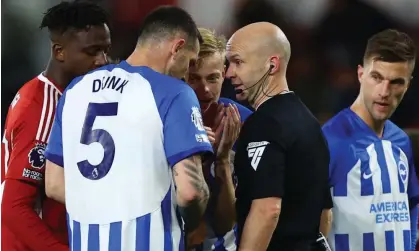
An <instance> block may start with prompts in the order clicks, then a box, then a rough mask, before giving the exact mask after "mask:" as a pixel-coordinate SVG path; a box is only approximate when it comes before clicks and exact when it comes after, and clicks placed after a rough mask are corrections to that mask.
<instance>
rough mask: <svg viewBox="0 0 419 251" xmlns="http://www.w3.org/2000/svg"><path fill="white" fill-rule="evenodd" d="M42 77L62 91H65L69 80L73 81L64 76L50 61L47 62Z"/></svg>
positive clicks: (69, 77)
mask: <svg viewBox="0 0 419 251" xmlns="http://www.w3.org/2000/svg"><path fill="white" fill-rule="evenodd" d="M44 75H45V77H46V78H48V79H50V80H51V81H52V82H53V83H55V84H56V85H58V86H60V87H61V88H62V89H65V88H66V87H67V85H68V84H70V82H71V80H73V77H71V76H69V75H68V74H65V72H64V71H63V70H62V69H61V68H60V67H59V66H58V65H57V64H55V63H54V62H53V61H51V60H50V61H49V62H48V65H47V68H46V69H45V71H44Z"/></svg>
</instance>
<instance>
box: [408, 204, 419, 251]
mask: <svg viewBox="0 0 419 251" xmlns="http://www.w3.org/2000/svg"><path fill="white" fill-rule="evenodd" d="M418 214H419V208H418V207H417V206H416V207H414V208H412V209H411V210H410V233H411V240H412V248H411V250H412V251H414V250H415V248H416V239H417V233H418Z"/></svg>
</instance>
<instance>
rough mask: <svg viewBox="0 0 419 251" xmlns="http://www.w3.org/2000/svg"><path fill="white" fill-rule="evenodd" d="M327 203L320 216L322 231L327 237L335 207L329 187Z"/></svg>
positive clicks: (326, 194)
mask: <svg viewBox="0 0 419 251" xmlns="http://www.w3.org/2000/svg"><path fill="white" fill-rule="evenodd" d="M325 198H326V201H325V205H324V209H323V211H322V214H321V217H320V232H321V233H322V234H323V235H324V236H325V237H327V235H328V234H329V232H330V229H331V228H332V220H333V215H332V207H333V200H332V195H331V194H330V189H329V188H328V187H327V189H326V191H325Z"/></svg>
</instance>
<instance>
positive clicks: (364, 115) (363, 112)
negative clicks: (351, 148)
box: [350, 97, 385, 138]
mask: <svg viewBox="0 0 419 251" xmlns="http://www.w3.org/2000/svg"><path fill="white" fill-rule="evenodd" d="M350 109H351V110H352V111H353V112H354V113H356V114H357V115H358V117H360V118H361V119H362V120H363V121H364V122H365V124H367V125H368V127H370V128H371V130H373V132H374V133H375V134H376V135H377V137H379V138H381V137H382V136H383V133H384V123H385V121H377V120H374V119H373V118H372V116H371V114H370V113H369V112H368V110H367V108H366V107H365V105H364V104H363V102H362V101H361V99H360V98H359V97H358V98H357V99H356V100H355V102H354V103H353V104H352V105H351V107H350Z"/></svg>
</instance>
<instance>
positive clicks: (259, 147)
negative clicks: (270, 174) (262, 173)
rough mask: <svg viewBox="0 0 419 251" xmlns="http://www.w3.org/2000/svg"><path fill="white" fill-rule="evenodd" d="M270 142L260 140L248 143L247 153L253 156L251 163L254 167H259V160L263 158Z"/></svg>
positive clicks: (250, 156)
mask: <svg viewBox="0 0 419 251" xmlns="http://www.w3.org/2000/svg"><path fill="white" fill-rule="evenodd" d="M268 144H269V142H268V141H259V142H250V143H249V144H248V145H247V148H246V150H247V155H248V157H249V158H251V159H252V160H251V162H250V164H251V165H252V167H253V169H255V171H256V169H257V168H258V165H259V162H260V160H261V158H262V155H263V152H264V151H265V148H266V146H267V145H268Z"/></svg>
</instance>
